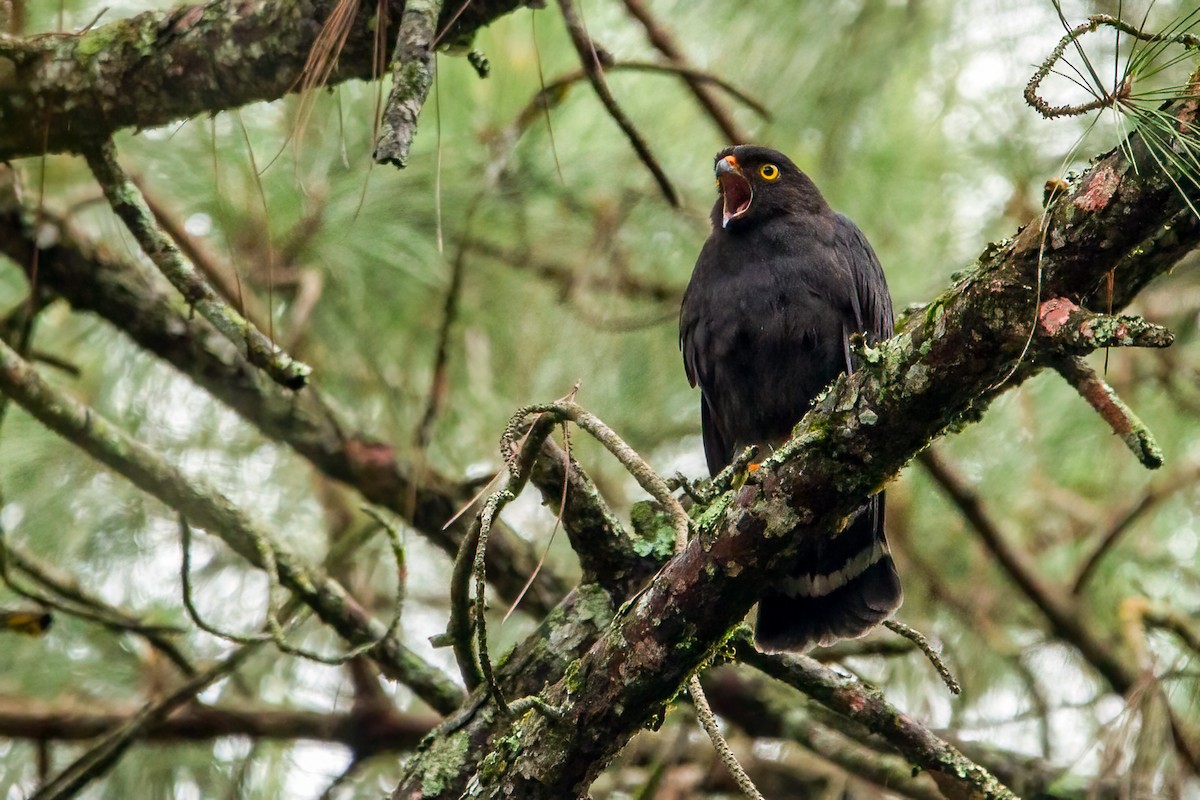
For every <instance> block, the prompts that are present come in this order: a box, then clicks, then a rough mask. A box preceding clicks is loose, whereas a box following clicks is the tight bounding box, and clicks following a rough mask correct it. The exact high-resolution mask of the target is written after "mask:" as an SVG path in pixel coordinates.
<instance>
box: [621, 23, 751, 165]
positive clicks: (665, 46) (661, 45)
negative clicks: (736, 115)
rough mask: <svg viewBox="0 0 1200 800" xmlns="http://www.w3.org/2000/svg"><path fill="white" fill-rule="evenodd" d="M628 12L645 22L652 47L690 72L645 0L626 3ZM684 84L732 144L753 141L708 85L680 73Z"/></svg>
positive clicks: (675, 65) (674, 43)
mask: <svg viewBox="0 0 1200 800" xmlns="http://www.w3.org/2000/svg"><path fill="white" fill-rule="evenodd" d="M623 2H624V3H625V9H626V10H627V11H628V12H629V13H630V14H631V15H632V16H633V18H634V19H636V20H637V21H638V22H640V23H642V27H643V28H645V29H646V36H647V38H649V39H650V44H652V45H654V47H655V49H656V50H658V52H660V53H662V54H663V55H664V56H666V57H667V59H668V60H669V61H670V62H671V65H672V66H674V67H676V68H681V69H690V67H689V65H688V63H687V58H686V57H685V56H684V54H683V50H682V49H681V48H680V47H679V45H678V43H676V41H675V37H673V36H672V35H671V32H670V31H668V30H667V29H666V28H665V27H663V26H662V25H661V24H659V22H658V20H656V19H655V18H654V16H653V15H652V14H651V13H650V10H649V9H648V8H646V6H645V5H644V4H643V3H642V0H623ZM680 74H681V75H682V76H683V79H684V81H685V82H686V83H687V87H688V89H690V90H691V92H692V94H693V95H694V96H695V97H696V101H697V102H698V103H700V105H701V106H703V107H704V110H705V111H707V112H708V116H709V117H710V118H711V119H712V121H713V122H714V123H716V126H717V127H718V128H720V129H721V132H722V133H723V134H725V138H726V139H727V140H728V143H729V144H745V143H747V142H749V141H750V137H748V136H747V135H746V134H745V133H744V132H743V131H742V130H741V129H740V128H738V126H737V123H736V122H734V120H733V115H732V114H730V113H729V110H728V109H727V108H725V107H724V106H723V105H721V101H720V100H719V99H717V96H716V94H715V93H714V92H713V91H712V90H711V89H710V88H709V87H708V86H707V85H706V84H705V82H704V81H702V80H701V79H699V78H697V77H695V76H693V75H689V74H685V73H683V72H681V73H680Z"/></svg>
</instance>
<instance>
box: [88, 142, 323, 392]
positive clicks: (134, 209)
mask: <svg viewBox="0 0 1200 800" xmlns="http://www.w3.org/2000/svg"><path fill="white" fill-rule="evenodd" d="M86 156H87V162H88V166H89V167H91V168H92V174H94V175H95V176H96V181H97V182H98V183H99V184H100V188H101V189H102V190H103V191H104V196H105V197H106V198H107V199H108V203H109V205H111V206H112V208H113V211H114V212H115V213H116V215H117V216H118V217H119V218H120V219H121V221H122V222H124V223H125V227H126V228H128V229H129V232H130V233H132V234H133V238H134V239H136V240H137V243H138V245H139V246H140V247H141V248H142V252H144V253H145V254H146V256H147V257H149V259H150V260H151V261H152V262H154V265H155V266H157V267H158V269H159V271H161V272H162V274H163V275H164V276H166V278H167V280H169V281H170V282H171V285H172V286H174V287H175V288H176V289H178V290H179V293H180V294H182V295H183V297H184V299H185V300H187V302H188V305H190V306H192V307H193V308H195V309H196V310H197V311H199V312H200V315H201V316H202V317H204V318H205V319H206V320H208V321H209V322H210V323H211V324H212V326H213V327H214V328H216V329H217V330H218V331H220V332H221V334H222V335H224V336H225V338H226V339H228V340H229V341H230V342H232V343H233V345H234V347H236V348H237V349H238V352H239V353H240V354H241V355H242V356H244V357H245V358H246V360H247V361H249V362H250V363H251V364H253V365H254V366H256V367H258V368H259V369H261V370H262V371H263V372H265V373H266V374H267V375H269V376H271V379H272V380H274V381H275V382H276V383H278V384H279V385H281V386H285V387H287V388H289V389H301V388H303V387H304V386H305V385H306V384H307V383H308V376H309V374H310V373H311V372H312V369H311V368H310V367H309V366H308V365H307V364H302V363H300V362H299V361H296V360H295V359H294V358H292V357H291V356H289V355H288V354H287V353H285V352H283V350H282V349H281V348H280V347H279V346H278V345H276V344H275V343H274V342H272V341H271V340H270V339H268V338H267V337H266V336H265V335H264V334H263V333H262V331H260V330H258V329H257V328H255V327H254V326H253V325H252V324H251V323H250V322H248V321H247V320H246V318H245V317H243V316H242V315H241V314H239V313H238V312H237V311H236V310H234V308H233V307H232V306H230V305H228V304H227V303H225V301H224V300H222V299H221V298H220V296H218V295H217V293H216V292H215V291H214V290H213V288H212V287H211V286H210V285H209V284H208V282H207V281H205V280H204V278H203V277H202V276H201V275H200V273H199V272H197V271H196V269H195V267H193V266H192V264H191V263H190V262H189V261H188V260H187V259H186V258H184V257H183V253H181V252H180V251H179V248H178V247H176V246H175V243H174V242H173V241H171V239H170V237H168V236H167V235H166V233H164V232H163V231H162V229H160V228H159V227H158V224H157V223H156V222H155V220H154V214H153V213H152V212H151V211H150V207H149V206H147V205H146V201H145V200H144V199H143V198H142V192H141V190H140V189H138V187H137V186H136V185H135V184H134V182H133V181H132V180H130V179H129V176H128V175H126V174H125V170H123V169H121V165H120V164H118V163H117V149H116V147H115V146H114V145H113V143H112V140H111V139H108V140H106V141H105V142H104V143H103V144H101V145H100V146H99V147H96V148H88V149H87V151H86Z"/></svg>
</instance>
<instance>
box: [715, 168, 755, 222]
mask: <svg viewBox="0 0 1200 800" xmlns="http://www.w3.org/2000/svg"><path fill="white" fill-rule="evenodd" d="M717 180H718V181H720V184H721V201H722V204H723V207H722V212H721V227H723V228H728V227H729V223H730V221H731V220H735V219H741V218H742V217H744V216H745V215H746V212H747V211H749V210H750V201H751V200H753V199H754V188H753V187H752V186H751V185H750V181H748V180H746V178H745V177H744V176H743V175H741V174H739V173H737V172H726V173H723V174H722V175H721V176H720V177H719V178H718V179H717Z"/></svg>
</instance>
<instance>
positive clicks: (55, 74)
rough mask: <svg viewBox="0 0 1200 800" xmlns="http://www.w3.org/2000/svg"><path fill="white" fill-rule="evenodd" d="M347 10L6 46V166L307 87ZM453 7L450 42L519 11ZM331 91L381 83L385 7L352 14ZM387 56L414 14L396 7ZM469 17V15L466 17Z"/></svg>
mask: <svg viewBox="0 0 1200 800" xmlns="http://www.w3.org/2000/svg"><path fill="white" fill-rule="evenodd" d="M339 5H340V3H339V0H217V1H216V2H209V3H204V4H199V5H192V6H186V7H183V8H177V9H174V10H172V11H165V12H164V11H150V12H146V13H144V14H139V15H137V16H136V17H132V18H130V19H124V20H120V21H119V22H112V23H109V24H107V25H101V26H99V27H97V28H93V29H91V30H88V31H86V32H84V33H80V34H46V35H42V36H37V37H32V38H30V39H17V38H14V37H7V36H2V37H0V161H7V160H9V159H13V158H19V157H21V156H30V155H36V154H39V153H60V152H79V151H80V150H82V149H83V148H85V147H88V146H94V145H97V144H99V143H101V142H103V141H104V140H105V139H107V138H108V137H109V136H111V135H112V134H113V133H114V132H116V131H118V130H121V129H123V128H139V129H140V128H152V127H154V126H157V125H165V124H166V123H168V122H172V121H174V120H177V119H183V118H185V117H194V116H197V115H202V114H209V113H213V112H216V111H223V110H226V109H230V108H237V107H239V106H243V105H246V104H247V103H253V102H255V101H259V100H275V99H277V98H279V97H283V96H285V95H287V94H290V93H292V92H296V91H299V90H300V89H301V88H302V87H303V86H304V78H305V71H306V64H308V62H309V54H310V53H311V52H312V50H313V45H314V43H315V42H316V41H317V37H318V35H319V34H320V33H321V29H322V26H323V25H325V24H327V23H329V21H330V19H331V17H332V16H333V15H334V12H335V10H340V9H338V6H339ZM461 5H463V4H461V3H448V4H447V5H446V8H445V9H444V10H443V13H442V15H441V19H439V20H438V30H439V31H445V33H444V34H443V35H442V37H441V39H442V40H443V41H461V40H464V39H467V40H469V39H470V37H471V36H472V35H473V34H474V32H475V31H476V30H477V29H479V28H481V27H483V26H485V25H487V24H489V23H491V22H492V21H493V20H495V19H496V18H497V17H501V16H503V15H505V14H508V13H510V12H512V11H515V10H516V9H517V8H519V7H521V5H523V3H522V2H521V0H473V2H471V3H469V4H466V6H465V8H462V9H460V8H459V6H461ZM351 7H352V8H354V9H355V10H354V16H353V21H352V23H351V24H350V26H349V29H348V33H347V37H346V42H345V45H344V46H343V47H342V48H341V51H340V53H337V54H335V56H336V57H335V64H334V66H333V69H332V71H331V72H330V74H329V77H328V80H327V82H326V83H325V85H334V84H337V83H341V82H342V81H346V80H351V79H359V80H369V79H373V78H378V77H380V76H379V75H378V74H377V72H378V65H377V64H376V63H375V62H376V61H377V59H376V56H375V52H376V50H375V38H374V37H375V34H374V29H375V26H376V25H377V23H378V20H376V10H377V4H376V3H375V2H365V0H364V1H363V2H354V3H352V4H351ZM383 8H384V9H385V10H386V26H387V32H386V34H385V35H384V37H383V41H384V43H385V47H384V52H387V51H388V50H389V49H390V47H391V44H392V42H394V41H395V40H396V31H397V30H398V28H399V22H400V14H401V12H402V10H403V8H404V3H403V2H400V0H388V2H387V3H386V4H384V5H383ZM459 11H461V13H457V12H459Z"/></svg>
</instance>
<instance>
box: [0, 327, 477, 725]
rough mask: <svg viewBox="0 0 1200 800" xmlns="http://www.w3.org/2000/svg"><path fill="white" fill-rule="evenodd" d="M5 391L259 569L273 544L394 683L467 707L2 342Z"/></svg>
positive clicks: (318, 606)
mask: <svg viewBox="0 0 1200 800" xmlns="http://www.w3.org/2000/svg"><path fill="white" fill-rule="evenodd" d="M0 391H2V392H3V393H4V394H6V395H8V396H9V397H11V398H12V399H14V400H15V401H17V403H19V404H20V405H21V407H22V408H24V409H25V410H26V411H28V412H29V413H30V414H32V415H33V416H34V417H36V418H37V419H38V420H39V421H41V422H42V423H43V424H44V425H46V427H48V428H50V429H51V430H53V431H54V432H55V433H58V434H59V435H60V436H62V437H64V438H66V439H68V440H69V441H71V442H72V443H73V444H75V445H76V446H78V447H79V448H80V449H82V450H83V451H84V452H86V453H88V454H89V455H91V456H92V457H93V458H95V459H96V460H98V461H100V462H101V463H103V464H105V465H106V466H108V467H110V468H112V469H114V470H116V471H117V472H119V473H120V474H122V475H123V476H125V477H126V478H127V479H129V480H130V481H131V482H132V483H133V484H135V485H136V486H138V487H139V488H141V489H142V490H144V491H146V492H149V493H150V494H152V495H154V496H155V497H157V498H158V499H160V500H162V501H163V502H164V503H166V504H167V505H169V506H171V507H172V508H174V509H176V510H178V511H179V512H180V513H181V514H184V515H186V516H187V517H188V519H190V520H192V521H193V522H195V523H196V524H197V525H199V526H201V527H203V528H205V529H206V530H207V531H208V532H210V533H212V534H215V535H217V536H219V537H220V538H221V539H222V540H223V541H224V542H225V543H226V544H228V545H229V546H230V547H231V548H232V549H233V550H234V551H235V552H237V553H238V554H239V555H240V556H242V558H244V559H246V560H247V561H249V562H250V563H252V564H254V565H255V566H257V567H260V568H262V567H264V566H265V564H266V560H265V559H264V556H263V552H262V543H264V542H269V547H270V550H271V552H272V554H273V559H274V561H275V566H276V569H277V573H278V577H279V581H280V582H281V583H282V584H283V585H284V586H286V587H287V588H288V589H289V590H290V591H291V592H292V593H293V594H294V595H295V596H296V598H297V599H299V600H300V601H301V602H303V603H304V604H305V605H307V606H309V607H310V608H311V609H312V610H313V611H314V612H316V614H317V616H318V617H320V618H321V619H322V620H323V621H324V622H326V623H327V624H328V625H329V626H330V627H331V628H333V629H334V630H336V631H337V632H338V633H339V634H340V635H341V636H342V637H344V638H345V639H346V640H347V641H349V642H351V643H352V644H362V643H364V642H368V641H377V644H376V646H375V647H374V648H372V650H371V656H372V657H373V658H374V659H375V660H376V661H377V662H378V663H379V664H380V666H381V667H382V668H383V670H384V671H385V672H386V673H387V674H388V675H389V676H390V677H392V678H394V679H396V680H398V681H400V682H402V683H404V684H405V685H407V686H409V687H410V688H412V690H413V691H414V692H416V694H417V695H418V696H419V697H420V698H421V699H422V700H424V701H425V702H427V703H428V704H429V705H430V706H432V707H433V708H435V709H437V710H439V711H442V712H443V713H449V712H450V711H452V710H453V709H455V708H457V707H458V704H459V702H461V700H462V692H461V691H460V690H459V689H458V687H456V686H455V685H454V684H453V683H451V682H450V681H449V679H448V678H446V676H444V675H443V674H442V673H440V672H439V671H438V670H436V669H434V668H433V667H431V666H429V665H427V664H426V663H425V662H424V661H422V660H421V659H420V657H418V656H417V655H416V654H415V653H413V652H412V651H410V650H409V649H408V648H406V647H405V646H404V645H403V644H402V643H401V642H400V641H398V640H397V639H396V638H395V637H392V636H385V633H386V629H385V627H384V626H383V624H382V623H381V622H379V621H378V620H376V619H374V618H373V617H372V616H371V615H370V614H369V613H367V611H366V610H365V609H363V608H362V607H361V606H360V605H359V604H358V602H357V601H355V600H354V598H353V597H351V596H350V595H349V594H348V593H347V592H346V590H345V589H344V588H343V587H342V586H341V584H339V583H337V582H336V581H334V580H333V579H331V578H329V577H328V576H326V575H324V574H323V573H322V572H320V571H319V570H316V569H313V568H310V567H307V566H305V565H304V564H303V563H302V562H301V561H300V559H299V558H297V557H296V556H295V555H293V554H292V553H290V552H289V551H288V550H287V549H286V548H284V547H283V546H282V544H280V543H279V542H278V541H275V540H272V539H271V538H269V537H268V536H267V534H265V533H264V532H262V530H261V529H260V528H258V527H257V525H256V524H255V523H254V522H253V521H251V520H250V519H249V518H248V517H247V516H246V515H245V514H244V513H243V512H242V511H241V510H240V509H238V508H236V507H235V506H233V504H231V503H230V502H229V501H228V500H227V499H226V498H224V497H223V496H221V495H220V494H218V493H217V492H215V491H213V490H211V489H208V488H207V487H204V486H202V485H201V484H199V483H198V482H197V481H196V480H193V479H189V478H187V477H186V476H185V475H184V474H183V473H182V472H180V471H179V470H178V469H177V468H175V467H173V466H171V465H170V464H168V463H167V462H166V461H164V460H163V459H162V458H161V457H160V456H159V455H158V454H156V453H154V452H153V451H152V450H150V449H149V448H147V447H145V446H144V445H142V444H140V443H138V442H136V441H134V440H133V439H131V438H130V437H129V436H128V435H126V434H125V433H124V432H122V431H120V430H119V429H117V428H116V427H114V426H113V425H111V424H110V423H109V422H108V421H106V420H105V419H104V418H103V417H101V416H100V415H98V414H96V413H95V412H94V411H92V410H91V409H90V408H88V407H86V406H84V405H83V404H82V403H80V402H78V401H77V400H74V399H72V398H70V397H68V396H66V395H65V394H63V393H62V392H59V391H58V390H56V389H54V388H53V387H51V386H50V385H49V384H48V383H46V382H45V381H44V380H43V379H42V378H41V377H40V376H39V375H38V374H37V373H36V372H35V371H34V369H33V368H32V367H31V366H30V365H29V364H28V363H26V362H25V361H24V359H22V358H21V357H20V356H19V355H17V353H16V352H15V351H14V350H13V349H12V348H11V347H9V346H8V345H7V344H5V343H4V342H2V341H0Z"/></svg>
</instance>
